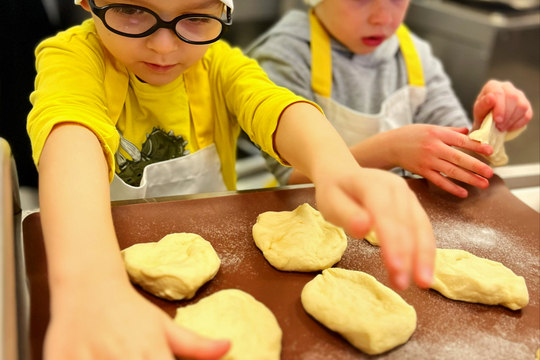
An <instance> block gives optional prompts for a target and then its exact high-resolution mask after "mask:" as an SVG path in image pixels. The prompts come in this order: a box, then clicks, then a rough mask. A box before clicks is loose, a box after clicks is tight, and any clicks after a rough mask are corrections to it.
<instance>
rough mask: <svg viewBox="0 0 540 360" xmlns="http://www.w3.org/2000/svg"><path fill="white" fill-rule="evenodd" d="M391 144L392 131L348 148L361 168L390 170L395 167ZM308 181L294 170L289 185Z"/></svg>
mask: <svg viewBox="0 0 540 360" xmlns="http://www.w3.org/2000/svg"><path fill="white" fill-rule="evenodd" d="M393 144H395V139H394V134H393V132H392V131H389V132H385V133H380V134H377V135H374V136H372V137H370V138H368V139H367V140H364V141H362V142H361V143H358V144H356V145H354V146H351V147H350V148H349V150H350V152H351V154H352V155H353V157H354V159H355V160H356V162H357V163H358V164H359V165H360V166H361V167H366V168H375V169H382V170H390V169H392V168H394V167H396V166H397V164H396V162H395V155H394V149H393ZM309 182H310V179H309V178H308V177H307V176H306V175H304V174H302V173H301V172H300V171H299V170H298V169H294V170H293V172H292V174H291V177H290V179H289V184H291V185H292V184H305V183H309Z"/></svg>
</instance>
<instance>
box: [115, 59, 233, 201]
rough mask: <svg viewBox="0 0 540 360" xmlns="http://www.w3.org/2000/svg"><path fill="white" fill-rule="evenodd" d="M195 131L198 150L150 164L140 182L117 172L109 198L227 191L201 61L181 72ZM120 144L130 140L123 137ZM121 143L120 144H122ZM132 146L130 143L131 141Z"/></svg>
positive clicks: (205, 75)
mask: <svg viewBox="0 0 540 360" xmlns="http://www.w3.org/2000/svg"><path fill="white" fill-rule="evenodd" d="M184 82H185V84H186V90H187V93H188V99H189V108H190V113H191V117H192V118H193V119H194V121H193V123H194V132H195V136H196V139H192V141H197V143H198V144H199V148H200V150H198V151H196V152H194V153H193V154H189V155H185V156H182V157H179V158H175V159H170V160H166V161H161V162H158V163H154V164H150V165H148V166H146V167H145V168H144V170H143V176H142V179H141V183H140V186H137V187H135V186H131V185H129V184H126V183H125V182H124V181H123V180H122V179H121V178H120V177H119V176H118V175H117V174H115V175H114V179H113V181H112V183H111V186H110V190H111V200H128V199H142V198H152V197H162V196H175V195H188V194H196V193H205V192H217V191H227V187H226V185H225V182H224V181H223V175H222V173H221V160H220V158H219V155H218V151H217V148H216V145H215V144H214V143H213V134H214V119H213V116H212V110H211V109H212V108H213V107H212V99H211V95H210V94H211V92H210V84H209V80H208V73H207V71H206V69H205V68H204V66H203V65H202V62H199V63H198V64H196V65H194V66H193V67H192V68H190V69H189V70H188V71H186V72H185V73H184ZM121 144H124V146H129V145H130V144H129V143H128V142H127V143H126V142H125V141H122V142H121ZM121 146H122V145H121ZM131 146H133V145H131Z"/></svg>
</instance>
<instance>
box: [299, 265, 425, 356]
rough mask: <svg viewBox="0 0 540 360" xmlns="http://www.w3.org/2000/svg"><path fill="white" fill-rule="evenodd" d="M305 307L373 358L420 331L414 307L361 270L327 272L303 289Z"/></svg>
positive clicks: (324, 323) (333, 269)
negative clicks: (416, 330) (417, 330)
mask: <svg viewBox="0 0 540 360" xmlns="http://www.w3.org/2000/svg"><path fill="white" fill-rule="evenodd" d="M302 305H303V306H304V309H305V310H306V311H307V312H308V313H309V314H310V315H311V316H313V317H314V318H315V319H317V320H318V321H320V322H321V323H322V324H323V325H325V326H326V327H328V328H329V329H330V330H333V331H336V332H338V333H340V334H341V335H343V337H345V339H347V340H348V341H349V342H350V343H351V344H353V345H354V346H355V347H357V348H358V349H360V350H362V351H364V352H365V353H368V354H370V355H375V354H380V353H383V352H385V351H388V350H390V349H392V348H394V347H396V346H398V345H401V344H403V343H405V342H406V341H407V340H408V339H409V338H410V337H411V335H412V333H413V332H414V330H415V329H416V311H415V310H414V308H413V307H412V306H410V305H409V304H407V303H406V302H405V300H403V299H402V298H401V297H400V296H399V295H398V294H396V293H395V292H394V291H393V290H391V289H390V288H388V287H386V286H384V285H383V284H381V283H380V282H378V281H377V280H376V279H375V278H374V277H373V276H371V275H368V274H366V273H363V272H360V271H352V270H344V269H338V268H332V269H327V270H324V271H323V272H322V275H317V276H316V277H315V279H313V280H312V281H310V282H309V283H307V284H306V286H305V287H304V289H303V290H302Z"/></svg>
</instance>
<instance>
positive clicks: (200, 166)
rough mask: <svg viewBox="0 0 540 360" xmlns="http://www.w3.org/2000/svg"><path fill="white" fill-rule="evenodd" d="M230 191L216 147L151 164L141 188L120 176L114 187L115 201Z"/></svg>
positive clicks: (115, 180)
mask: <svg viewBox="0 0 540 360" xmlns="http://www.w3.org/2000/svg"><path fill="white" fill-rule="evenodd" d="M216 191H227V187H226V186H225V182H224V181H223V175H222V174H221V161H220V159H219V155H218V153H217V150H216V145H215V144H212V145H210V146H207V147H205V148H204V149H201V150H199V151H197V152H195V153H193V154H190V155H186V156H183V157H180V158H176V159H171V160H167V161H161V162H158V163H155V164H150V165H148V166H146V167H145V168H144V171H143V177H142V179H141V185H140V186H138V187H135V186H131V185H129V184H126V183H125V182H124V181H123V180H122V179H121V178H120V177H119V176H118V175H117V174H114V179H113V181H112V183H111V200H113V201H114V200H128V199H143V198H153V197H161V196H174V195H180V194H182V195H188V194H197V193H202V192H216Z"/></svg>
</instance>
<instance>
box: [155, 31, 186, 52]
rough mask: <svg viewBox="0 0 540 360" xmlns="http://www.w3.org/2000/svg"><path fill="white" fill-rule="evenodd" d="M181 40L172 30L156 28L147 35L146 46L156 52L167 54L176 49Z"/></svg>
mask: <svg viewBox="0 0 540 360" xmlns="http://www.w3.org/2000/svg"><path fill="white" fill-rule="evenodd" d="M179 41H181V40H180V39H179V38H178V37H177V36H176V34H175V33H174V32H172V31H171V30H169V29H158V30H157V31H156V32H155V33H153V34H152V35H150V36H149V37H148V41H147V46H148V47H149V48H150V49H152V50H154V51H155V52H157V53H158V54H168V53H171V52H173V51H175V50H177V49H178V42H179Z"/></svg>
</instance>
